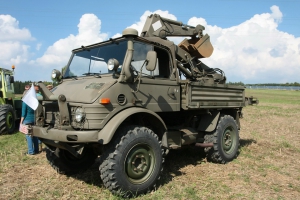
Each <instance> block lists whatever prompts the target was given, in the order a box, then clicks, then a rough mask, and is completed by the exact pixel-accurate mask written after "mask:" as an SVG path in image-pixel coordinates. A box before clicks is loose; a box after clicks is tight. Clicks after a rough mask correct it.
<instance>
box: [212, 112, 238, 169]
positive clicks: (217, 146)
mask: <svg viewBox="0 0 300 200" xmlns="http://www.w3.org/2000/svg"><path fill="white" fill-rule="evenodd" d="M212 141H213V144H214V146H213V147H212V148H210V149H209V150H208V154H207V158H208V160H210V161H212V162H215V163H223V164H225V163H226V162H229V161H232V160H233V159H234V158H236V157H237V153H238V148H239V130H238V126H237V123H236V121H235V120H234V119H233V118H232V117H231V116H229V115H224V116H222V117H221V118H220V120H219V123H218V126H217V128H216V131H215V132H214V134H213V135H212Z"/></svg>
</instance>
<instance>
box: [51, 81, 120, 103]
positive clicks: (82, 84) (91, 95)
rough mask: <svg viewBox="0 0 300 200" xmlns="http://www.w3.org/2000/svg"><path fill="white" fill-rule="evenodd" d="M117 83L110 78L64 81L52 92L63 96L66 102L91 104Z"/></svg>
mask: <svg viewBox="0 0 300 200" xmlns="http://www.w3.org/2000/svg"><path fill="white" fill-rule="evenodd" d="M116 82H117V80H116V79H112V78H111V76H110V77H102V78H84V79H72V80H64V82H62V83H61V84H60V85H58V86H57V87H56V88H54V89H53V90H52V93H53V94H54V95H56V96H59V95H61V94H63V95H65V97H66V99H67V101H68V102H74V103H93V102H94V101H96V100H97V99H98V97H99V96H100V95H101V94H102V93H103V92H104V91H106V90H107V89H108V88H110V87H111V86H112V85H113V84H115V83H116Z"/></svg>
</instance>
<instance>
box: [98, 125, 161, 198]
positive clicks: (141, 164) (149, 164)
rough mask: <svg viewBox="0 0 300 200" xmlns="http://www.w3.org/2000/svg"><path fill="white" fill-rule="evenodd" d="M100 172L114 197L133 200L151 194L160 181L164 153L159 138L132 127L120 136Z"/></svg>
mask: <svg viewBox="0 0 300 200" xmlns="http://www.w3.org/2000/svg"><path fill="white" fill-rule="evenodd" d="M100 159H101V160H103V162H102V163H101V165H100V167H99V170H100V176H101V179H102V181H103V183H104V185H105V186H106V187H107V188H108V189H109V190H110V191H111V192H112V193H114V194H117V195H121V196H125V197H129V196H134V195H139V194H143V193H146V192H149V191H151V189H152V188H154V187H155V183H156V181H157V180H158V179H159V176H160V173H161V171H162V164H163V161H164V159H163V150H162V146H161V143H160V141H159V139H158V137H157V135H156V134H155V133H154V132H153V131H152V130H150V129H149V128H146V127H139V126H129V127H126V128H124V129H121V130H119V131H117V132H116V137H114V138H113V140H112V141H111V143H110V144H108V148H107V149H106V151H105V153H104V154H103V155H102V158H101V157H100Z"/></svg>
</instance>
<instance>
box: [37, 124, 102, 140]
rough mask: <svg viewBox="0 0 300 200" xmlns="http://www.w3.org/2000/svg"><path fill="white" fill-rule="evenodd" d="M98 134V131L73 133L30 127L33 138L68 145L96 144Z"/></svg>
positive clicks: (72, 131)
mask: <svg viewBox="0 0 300 200" xmlns="http://www.w3.org/2000/svg"><path fill="white" fill-rule="evenodd" d="M98 133H99V130H92V131H74V130H67V129H66V130H59V129H54V128H47V127H46V128H45V127H38V126H33V127H32V135H33V136H35V137H38V138H43V139H48V140H53V141H59V142H68V143H83V142H98Z"/></svg>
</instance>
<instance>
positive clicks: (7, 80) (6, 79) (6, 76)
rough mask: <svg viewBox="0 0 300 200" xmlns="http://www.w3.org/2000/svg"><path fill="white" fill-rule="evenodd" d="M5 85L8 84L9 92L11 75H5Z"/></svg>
mask: <svg viewBox="0 0 300 200" xmlns="http://www.w3.org/2000/svg"><path fill="white" fill-rule="evenodd" d="M5 83H6V87H7V90H11V84H10V75H9V74H5Z"/></svg>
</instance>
